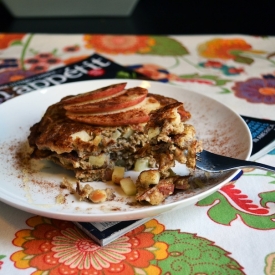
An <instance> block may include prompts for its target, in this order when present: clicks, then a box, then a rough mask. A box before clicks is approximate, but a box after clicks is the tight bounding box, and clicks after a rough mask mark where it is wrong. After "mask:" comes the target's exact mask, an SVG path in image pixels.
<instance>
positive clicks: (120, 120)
mask: <svg viewBox="0 0 275 275" xmlns="http://www.w3.org/2000/svg"><path fill="white" fill-rule="evenodd" d="M66 116H67V117H68V118H69V119H71V120H74V121H78V122H84V123H87V124H92V125H98V126H112V127H113V126H123V125H129V124H138V123H144V122H147V121H148V120H149V118H150V117H149V114H148V113H147V112H146V111H144V110H143V109H140V108H138V109H132V110H128V111H125V112H122V111H121V112H118V113H110V114H104V115H102V114H97V115H93V114H91V115H89V114H88V115H85V114H82V115H81V114H75V113H66Z"/></svg>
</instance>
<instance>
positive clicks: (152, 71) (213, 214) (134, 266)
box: [0, 34, 275, 275]
mask: <svg viewBox="0 0 275 275" xmlns="http://www.w3.org/2000/svg"><path fill="white" fill-rule="evenodd" d="M274 45H275V37H256V36H245V35H238V34H236V35H219V36H217V35H194V36H185V35H174V36H153V35H152V36H150V35H146V36H135V35H126V36H119V35H93V34H75V35H61V34H60V35H50V34H44V35H41V34H0V84H3V83H7V82H12V81H16V80H20V79H24V78H26V77H28V76H31V75H35V74H38V73H41V72H46V71H48V70H51V69H54V68H58V67H60V66H64V65H67V64H71V63H72V62H75V61H77V60H81V59H84V58H86V57H88V56H90V55H91V54H93V53H95V52H97V53H99V54H101V55H103V56H105V57H107V58H109V59H111V60H113V61H115V62H116V63H119V64H121V65H123V66H126V67H129V68H132V69H133V70H135V71H137V72H141V73H142V74H145V75H147V76H149V77H150V78H152V79H154V80H158V81H162V82H170V83H172V84H174V85H178V86H181V87H183V88H186V89H188V90H192V91H196V92H199V93H202V94H205V95H207V96H209V97H212V98H214V99H216V100H218V101H220V102H222V103H224V104H225V105H227V106H228V107H230V108H232V109H233V110H235V111H236V112H237V113H239V114H241V115H246V116H252V117H256V118H265V119H271V120H275V47H274ZM0 96H1V92H0ZM11 100H12V99H11ZM4 104H5V103H4ZM0 119H1V118H0ZM0 131H1V129H0ZM258 161H259V162H262V163H266V164H270V165H273V166H274V165H275V151H274V150H273V151H271V152H269V153H268V154H266V155H264V156H263V157H261V158H260V159H259V160H258ZM0 165H1V164H0ZM0 184H1V183H0ZM274 184H275V174H272V173H269V172H266V171H260V170H254V169H245V170H244V171H243V174H242V176H241V177H240V178H238V179H236V180H235V181H234V182H231V184H228V185H226V186H224V187H223V188H222V189H221V190H219V191H217V192H215V193H214V194H212V195H210V196H209V197H207V198H205V199H203V200H201V201H199V202H197V203H196V204H195V205H191V206H188V207H186V208H183V209H181V210H180V211H172V212H169V213H166V214H163V215H161V216H159V217H157V218H156V219H152V220H151V221H149V222H147V223H145V224H144V225H142V226H140V227H138V228H137V229H136V230H133V231H131V232H129V233H127V234H125V235H124V236H123V237H120V238H119V239H117V240H115V241H113V242H112V243H111V244H109V245H106V246H104V247H100V246H99V245H97V244H96V243H94V242H93V241H92V240H91V239H89V238H88V237H87V236H86V235H85V234H84V233H82V232H81V231H80V230H79V229H78V228H77V227H76V226H75V225H74V224H73V223H72V222H71V221H61V220H54V219H50V218H45V217H41V216H34V215H33V214H30V213H26V212H23V211H21V210H19V209H15V208H13V207H11V206H8V205H6V204H4V203H2V202H0V206H1V207H0V239H1V242H0V243H1V245H0V274H9V275H13V274H18V275H20V274H31V275H57V274H58V275H59V274H60V275H61V274H62V275H63V274H64V275H65V274H77V275H80V274H81V275H84V274H87V275H88V274H104V275H107V274H114V273H119V274H127V275H130V274H138V275H145V274H197V275H198V274H209V275H210V274H213V275H214V274H247V275H251V274H255V275H259V274H266V275H274V274H275V204H274V202H275V185H274Z"/></svg>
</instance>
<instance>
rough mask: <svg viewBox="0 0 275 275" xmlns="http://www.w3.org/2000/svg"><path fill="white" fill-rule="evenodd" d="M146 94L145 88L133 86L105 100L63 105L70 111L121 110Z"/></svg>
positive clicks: (143, 97)
mask: <svg viewBox="0 0 275 275" xmlns="http://www.w3.org/2000/svg"><path fill="white" fill-rule="evenodd" d="M147 94H148V90H147V89H144V88H141V87H135V88H130V89H127V90H126V92H125V93H124V94H122V95H118V96H114V97H111V98H108V99H106V100H102V101H99V102H91V103H86V104H81V105H77V104H76V105H65V106H64V109H66V110H67V111H69V112H72V113H102V112H109V111H115V110H121V109H124V108H128V107H132V106H135V105H137V104H138V103H140V102H142V101H143V100H144V99H145V98H146V96H147Z"/></svg>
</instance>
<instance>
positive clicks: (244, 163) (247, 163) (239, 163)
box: [231, 159, 275, 173]
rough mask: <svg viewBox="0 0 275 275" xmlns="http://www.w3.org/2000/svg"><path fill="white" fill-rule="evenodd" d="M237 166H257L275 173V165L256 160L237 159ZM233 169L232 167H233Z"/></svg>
mask: <svg viewBox="0 0 275 275" xmlns="http://www.w3.org/2000/svg"><path fill="white" fill-rule="evenodd" d="M235 161H236V168H237V167H238V168H247V167H250V168H251V167H252V168H257V169H262V170H266V171H270V172H273V173H275V167H273V166H270V165H266V164H263V163H259V162H254V161H242V160H238V159H236V160H235ZM231 169H232V168H231Z"/></svg>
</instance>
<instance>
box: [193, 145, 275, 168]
mask: <svg viewBox="0 0 275 275" xmlns="http://www.w3.org/2000/svg"><path fill="white" fill-rule="evenodd" d="M196 166H197V168H199V169H201V170H204V171H207V172H213V173H217V172H224V171H228V170H232V169H238V168H245V167H252V168H258V169H262V170H266V171H270V172H273V173H275V167H272V166H269V165H265V164H262V163H258V162H254V161H247V160H240V159H235V158H230V157H225V156H221V155H217V154H214V153H211V152H208V151H206V150H203V151H202V152H200V153H197V157H196Z"/></svg>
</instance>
